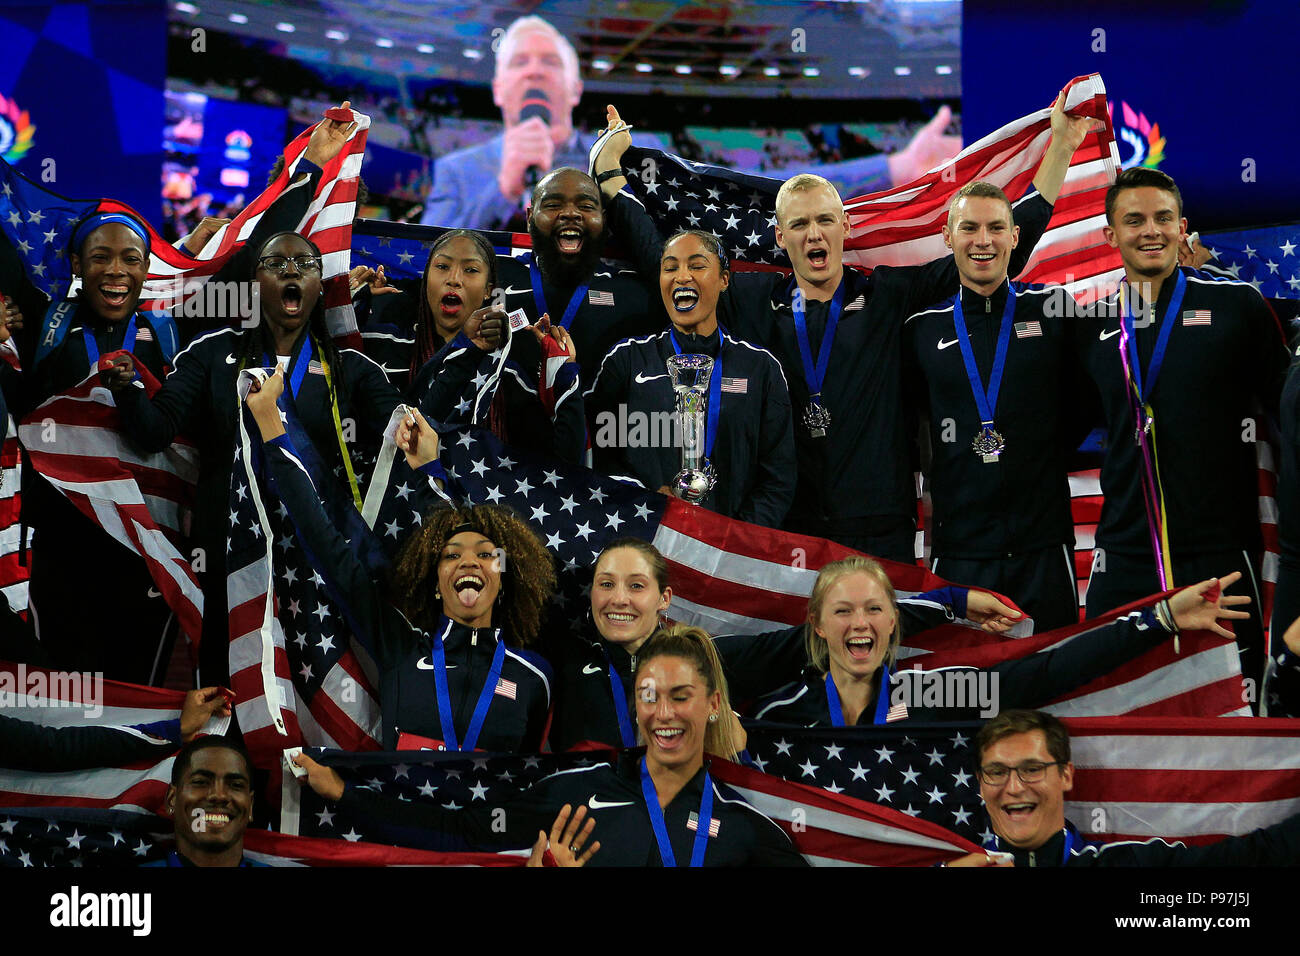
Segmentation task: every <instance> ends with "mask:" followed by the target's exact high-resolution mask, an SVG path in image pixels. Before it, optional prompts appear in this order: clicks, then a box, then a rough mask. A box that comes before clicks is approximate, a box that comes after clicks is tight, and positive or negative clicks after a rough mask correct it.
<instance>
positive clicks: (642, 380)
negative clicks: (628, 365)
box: [636, 372, 668, 385]
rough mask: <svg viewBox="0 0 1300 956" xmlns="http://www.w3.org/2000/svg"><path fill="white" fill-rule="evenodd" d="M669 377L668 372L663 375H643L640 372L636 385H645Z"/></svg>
mask: <svg viewBox="0 0 1300 956" xmlns="http://www.w3.org/2000/svg"><path fill="white" fill-rule="evenodd" d="M667 377H668V373H667V372H665V373H664V374H663V375H642V374H641V373H640V372H637V373H636V383H637V384H638V385H644V384H645V383H646V382H653V381H654V380H655V379H657V378H667Z"/></svg>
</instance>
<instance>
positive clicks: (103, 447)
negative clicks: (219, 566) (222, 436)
mask: <svg viewBox="0 0 1300 956" xmlns="http://www.w3.org/2000/svg"><path fill="white" fill-rule="evenodd" d="M119 429H120V418H119V415H118V411H117V406H116V405H115V404H114V402H113V397H112V393H111V392H109V391H108V389H106V388H103V387H102V386H100V385H99V376H98V374H97V373H93V372H92V373H91V374H90V375H89V376H87V377H86V379H85V380H84V381H83V382H82V383H81V384H80V385H77V386H75V387H74V388H71V389H68V390H67V391H66V392H63V393H61V394H59V395H55V396H52V397H51V398H49V399H47V400H46V401H45V402H44V403H42V404H41V406H40V407H39V408H37V409H36V410H35V411H34V412H32V413H31V414H30V415H28V416H27V418H25V419H24V420H23V422H22V424H21V425H20V426H19V428H18V434H19V438H20V439H21V440H22V442H23V445H24V446H25V447H26V448H27V454H28V457H29V459H30V461H31V463H32V467H33V468H35V469H36V471H38V472H40V474H42V475H44V476H45V478H46V479H47V480H48V481H49V482H50V484H52V485H54V487H56V488H58V489H59V491H61V492H62V493H63V494H64V495H65V496H66V497H67V499H68V500H69V501H71V502H72V503H73V504H74V505H75V506H76V507H77V509H78V510H79V511H81V513H82V514H84V515H85V516H86V517H88V518H90V519H91V520H92V521H94V522H95V523H96V524H98V525H99V526H100V527H101V528H103V529H104V530H105V531H106V532H108V534H109V535H111V536H112V537H113V538H114V540H116V541H118V542H119V543H121V544H122V545H124V546H126V547H127V548H129V549H131V550H132V551H134V552H135V553H136V554H138V555H140V556H141V557H142V558H143V559H144V562H145V564H146V565H147V566H148V568H149V573H150V575H151V576H152V577H153V580H154V584H155V585H156V586H157V588H158V590H159V591H160V592H161V593H162V595H163V598H164V599H165V600H166V601H167V606H168V607H170V608H171V609H172V610H173V611H174V612H175V613H176V616H177V619H178V621H179V623H180V626H181V630H182V632H183V633H185V634H186V635H187V636H188V637H189V639H190V642H191V646H192V647H197V646H198V642H199V636H200V634H201V632H202V620H203V594H202V592H201V590H200V588H199V583H198V579H197V577H196V576H195V574H194V569H193V568H192V567H190V563H189V561H188V559H187V558H186V557H185V556H184V555H183V553H182V551H181V548H182V547H183V546H184V540H185V539H184V533H183V531H182V527H183V522H184V518H183V515H184V512H185V511H186V510H187V509H188V507H189V503H190V501H191V499H192V498H193V493H194V485H195V483H196V482H197V481H198V473H199V462H198V451H197V449H195V448H194V447H193V446H192V445H190V444H189V443H188V442H185V441H183V440H178V441H176V442H175V443H174V444H172V446H171V447H170V448H168V449H167V450H166V451H164V452H159V453H157V454H150V455H142V454H139V453H138V452H136V451H135V450H134V449H133V448H132V447H131V445H130V444H129V443H128V442H127V441H126V440H125V438H124V437H123V435H122V432H121V431H120V430H119Z"/></svg>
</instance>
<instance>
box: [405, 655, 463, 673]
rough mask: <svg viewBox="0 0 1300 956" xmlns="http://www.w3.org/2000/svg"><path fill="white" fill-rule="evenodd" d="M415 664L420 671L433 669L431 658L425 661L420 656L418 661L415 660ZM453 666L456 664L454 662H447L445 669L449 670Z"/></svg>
mask: <svg viewBox="0 0 1300 956" xmlns="http://www.w3.org/2000/svg"><path fill="white" fill-rule="evenodd" d="M415 666H416V667H418V668H419V669H420V670H422V671H431V670H433V661H432V660H428V661H426V660H425V659H424V658H423V657H421V658H420V659H419V660H418V661H416V662H415ZM455 666H456V665H455V664H448V665H447V670H451V669H452V668H453V667H455Z"/></svg>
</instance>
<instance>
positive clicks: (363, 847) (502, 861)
mask: <svg viewBox="0 0 1300 956" xmlns="http://www.w3.org/2000/svg"><path fill="white" fill-rule="evenodd" d="M244 855H245V856H246V857H248V858H249V859H252V860H256V861H258V862H259V863H265V864H267V865H268V866H510V867H514V866H524V865H525V864H526V863H527V862H528V858H527V857H526V856H520V855H518V854H509V853H469V852H465V853H439V852H436V851H434V850H415V849H411V848H410V847H403V846H384V845H383V844H379V843H366V842H364V841H360V840H358V841H356V842H351V841H348V840H331V839H324V838H321V837H300V836H290V835H289V834H286V833H271V832H268V831H266V830H249V831H247V832H246V833H245V834H244Z"/></svg>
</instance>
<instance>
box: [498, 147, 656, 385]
mask: <svg viewBox="0 0 1300 956" xmlns="http://www.w3.org/2000/svg"><path fill="white" fill-rule="evenodd" d="M528 234H529V236H531V237H532V240H533V251H532V254H531V255H526V256H523V257H522V258H520V259H508V258H503V259H498V260H497V265H498V268H497V276H498V278H497V294H496V296H495V297H494V304H495V305H496V306H497V307H498V308H502V309H504V310H506V311H507V312H509V311H512V310H514V309H523V310H524V312H526V313H527V314H528V317H529V319H531V320H532V321H533V322H536V321H537V320H538V319H540V318H541V316H542V315H543V314H549V315H550V318H551V322H552V324H554V325H558V326H560V327H562V328H564V329H565V330H566V331H567V332H568V333H569V335H570V336H571V337H572V339H573V344H574V346H575V347H576V350H577V354H578V357H579V359H580V361H581V362H582V387H583V389H584V390H585V389H587V388H590V387H591V384H592V381H593V380H594V379H595V375H596V371H597V370H598V369H599V368H600V359H601V358H602V357H604V355H605V353H606V352H608V351H609V350H610V349H611V348H612V347H613V346H614V345H616V344H617V343H618V342H620V341H622V340H623V339H625V338H628V337H630V336H634V335H646V334H649V333H652V332H658V331H660V330H662V328H663V325H664V322H663V316H662V309H661V307H660V304H659V302H658V301H657V299H656V300H651V298H650V295H649V290H650V289H654V290H656V291H657V290H658V288H659V284H658V271H659V270H658V259H657V258H656V260H655V268H654V271H653V272H652V273H650V274H649V276H648V278H647V277H643V276H638V275H637V273H635V272H630V271H626V270H619V269H616V268H612V267H609V266H606V265H605V264H604V263H602V262H601V258H600V253H601V247H602V244H603V240H604V237H605V214H604V211H603V209H602V206H601V199H600V188H599V187H598V186H597V185H596V182H595V180H593V179H592V178H591V177H590V176H588V175H587V174H586V173H584V172H582V171H581V170H577V169H569V168H565V169H557V170H555V171H554V172H552V173H549V174H548V175H547V176H546V177H545V178H544V179H543V180H542V181H541V182H540V183H538V184H537V188H536V189H534V190H533V201H532V205H531V207H530V208H529V211H528ZM510 357H511V359H512V360H513V361H514V362H515V363H516V364H517V365H518V366H519V367H520V368H521V369H527V370H529V372H530V373H531V374H532V375H533V376H536V374H537V368H538V364H539V362H540V361H541V352H540V349H539V348H538V346H537V342H536V340H534V339H533V337H532V336H528V335H520V336H515V337H514V341H513V344H512V346H511V356H510ZM534 387H535V385H534Z"/></svg>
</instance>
